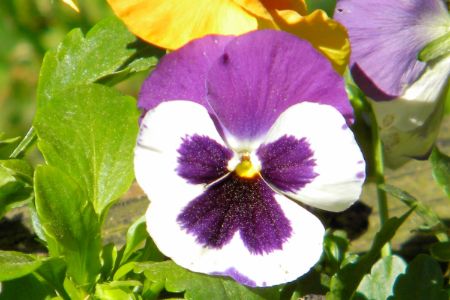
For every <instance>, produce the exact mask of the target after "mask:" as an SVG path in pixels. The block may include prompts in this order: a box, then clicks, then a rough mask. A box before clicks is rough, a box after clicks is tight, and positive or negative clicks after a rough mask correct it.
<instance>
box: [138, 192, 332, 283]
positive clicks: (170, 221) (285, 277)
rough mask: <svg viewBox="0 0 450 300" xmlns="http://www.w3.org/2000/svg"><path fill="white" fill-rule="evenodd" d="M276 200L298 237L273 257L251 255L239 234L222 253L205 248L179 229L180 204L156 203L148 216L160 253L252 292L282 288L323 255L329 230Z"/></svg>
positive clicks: (287, 202) (291, 205)
mask: <svg viewBox="0 0 450 300" xmlns="http://www.w3.org/2000/svg"><path fill="white" fill-rule="evenodd" d="M187 197H189V196H187ZM275 198H276V201H277V202H278V203H279V204H280V206H281V208H282V210H283V212H284V214H285V216H286V217H287V219H289V221H290V222H291V227H292V229H293V232H292V236H291V237H290V238H289V239H288V240H287V241H286V242H285V243H284V244H283V249H282V250H275V251H273V252H271V253H269V254H264V255H256V254H252V253H250V252H249V251H248V249H247V248H246V247H245V245H244V243H243V241H242V240H241V238H240V235H239V232H236V234H235V235H234V237H233V238H232V240H231V241H230V243H228V244H226V245H225V246H223V247H222V248H221V249H211V248H205V247H203V246H202V245H200V244H199V243H197V242H196V241H195V237H194V236H193V235H191V234H187V233H186V231H184V230H182V229H181V228H180V226H179V225H178V224H177V221H176V218H177V216H178V215H179V213H180V212H181V210H182V209H183V207H184V206H183V205H180V203H175V204H174V203H171V202H170V201H167V202H162V201H161V202H156V203H151V204H150V207H149V208H148V211H147V215H146V217H147V228H148V231H149V232H150V235H151V236H152V237H153V239H154V241H155V243H156V245H157V246H158V248H159V249H160V250H161V251H162V252H163V253H164V254H165V255H167V256H168V257H170V258H172V259H173V260H174V261H175V263H177V264H178V265H180V266H182V267H184V268H187V269H189V270H191V271H194V272H201V273H207V274H216V275H228V276H231V277H233V278H234V279H235V280H237V281H239V282H241V283H243V284H246V285H249V286H272V285H277V284H281V283H285V282H289V281H293V280H295V279H297V278H298V277H300V276H301V275H303V274H305V273H306V272H308V271H309V269H310V268H311V267H312V266H314V264H316V262H317V261H318V260H319V259H320V256H321V254H322V241H323V235H324V228H323V226H322V224H321V223H320V221H319V220H318V219H317V218H316V217H315V216H314V215H312V214H311V213H309V212H308V211H307V210H305V209H304V208H302V207H301V206H299V205H298V204H296V203H294V202H293V201H291V200H289V199H287V198H286V197H284V196H282V195H275ZM186 200H188V198H186ZM189 200H190V198H189Z"/></svg>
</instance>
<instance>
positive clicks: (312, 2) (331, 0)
mask: <svg viewBox="0 0 450 300" xmlns="http://www.w3.org/2000/svg"><path fill="white" fill-rule="evenodd" d="M306 4H307V6H308V12H309V13H311V12H313V11H314V10H316V9H322V10H324V11H326V13H327V14H328V16H330V17H332V16H333V14H334V8H335V7H336V0H306Z"/></svg>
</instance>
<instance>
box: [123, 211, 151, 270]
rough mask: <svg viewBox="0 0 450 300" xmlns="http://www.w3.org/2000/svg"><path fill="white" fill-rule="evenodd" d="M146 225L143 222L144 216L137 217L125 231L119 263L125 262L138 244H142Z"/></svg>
mask: <svg viewBox="0 0 450 300" xmlns="http://www.w3.org/2000/svg"><path fill="white" fill-rule="evenodd" d="M147 237H148V233H147V225H146V223H145V216H142V217H140V218H139V219H137V220H136V221H135V222H134V223H133V224H132V225H131V226H130V228H129V229H128V232H127V243H126V245H125V248H124V250H123V255H122V259H121V262H120V265H123V264H124V263H126V262H127V260H128V258H129V257H130V255H132V254H133V252H134V251H136V250H137V249H138V248H139V246H141V245H142V244H143V242H144V241H145V240H146V239H147Z"/></svg>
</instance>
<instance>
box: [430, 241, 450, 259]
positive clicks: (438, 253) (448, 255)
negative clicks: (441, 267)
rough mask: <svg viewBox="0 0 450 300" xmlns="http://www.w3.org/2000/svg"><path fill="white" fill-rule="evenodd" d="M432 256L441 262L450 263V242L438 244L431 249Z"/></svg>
mask: <svg viewBox="0 0 450 300" xmlns="http://www.w3.org/2000/svg"><path fill="white" fill-rule="evenodd" d="M430 252H431V255H433V257H434V258H436V259H437V260H440V261H450V242H440V243H436V244H434V245H433V246H431V248H430Z"/></svg>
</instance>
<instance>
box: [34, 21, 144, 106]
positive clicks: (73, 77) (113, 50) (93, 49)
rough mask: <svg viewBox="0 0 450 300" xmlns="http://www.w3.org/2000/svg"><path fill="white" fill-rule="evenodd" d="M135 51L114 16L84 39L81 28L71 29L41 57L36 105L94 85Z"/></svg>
mask: <svg viewBox="0 0 450 300" xmlns="http://www.w3.org/2000/svg"><path fill="white" fill-rule="evenodd" d="M138 44H139V43H138ZM137 51H138V49H137V46H136V37H135V36H134V35H132V34H131V33H130V32H129V31H128V30H127V29H126V27H125V25H123V23H122V22H121V21H120V20H118V19H117V18H115V17H110V18H107V19H104V20H102V21H100V22H99V23H98V24H97V25H95V26H94V27H93V28H92V29H91V30H90V31H89V32H88V33H87V35H86V37H84V36H83V33H82V32H81V30H80V29H74V30H72V31H71V32H69V33H68V34H67V36H66V37H65V39H64V40H63V42H62V43H61V44H60V45H59V46H58V47H57V48H56V49H55V50H52V51H49V52H47V54H46V55H45V57H44V61H43V63H42V68H41V72H40V75H39V85H38V106H39V105H42V104H45V103H46V102H47V101H48V100H50V99H52V98H53V96H54V94H55V93H56V92H58V91H61V90H65V89H68V88H71V87H74V86H76V85H82V84H87V83H94V82H96V81H97V80H99V79H101V78H102V77H105V76H107V75H110V74H112V73H114V72H116V71H117V70H118V69H120V67H121V66H122V65H123V64H124V63H126V62H127V61H128V60H130V58H131V57H133V55H136V52H137ZM67 101H68V102H69V101H70V98H68V99H67Z"/></svg>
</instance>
